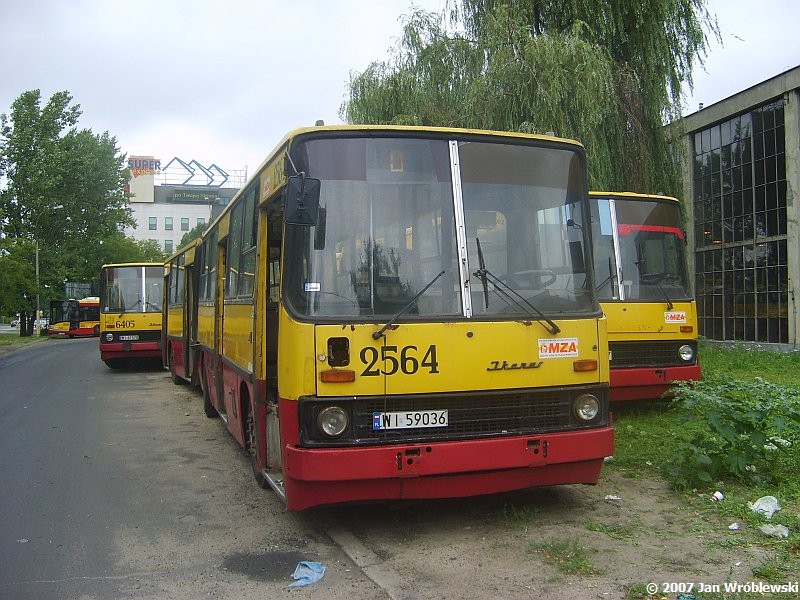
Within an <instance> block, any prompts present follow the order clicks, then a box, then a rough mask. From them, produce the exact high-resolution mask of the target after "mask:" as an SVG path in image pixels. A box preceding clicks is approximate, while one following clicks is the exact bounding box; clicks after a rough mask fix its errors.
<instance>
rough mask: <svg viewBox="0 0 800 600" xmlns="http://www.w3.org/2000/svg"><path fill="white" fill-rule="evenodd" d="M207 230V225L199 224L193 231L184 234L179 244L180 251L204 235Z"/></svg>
mask: <svg viewBox="0 0 800 600" xmlns="http://www.w3.org/2000/svg"><path fill="white" fill-rule="evenodd" d="M206 228H208V224H207V223H198V224H197V225H195V226H194V227H193V228H192V229H190V230H189V231H187V232H186V233H184V234H183V237H182V238H181V241H180V243H179V244H178V249H179V250H180V249H181V248H183V247H184V246H185V245H186V244H188V243H189V242H192V241H194V240H196V239H197V238H199V237H200V236H201V235H203V233H205V231H206Z"/></svg>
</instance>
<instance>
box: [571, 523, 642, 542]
mask: <svg viewBox="0 0 800 600" xmlns="http://www.w3.org/2000/svg"><path fill="white" fill-rule="evenodd" d="M583 526H584V527H586V529H588V530H589V531H599V532H601V533H605V534H606V535H607V536H608V537H610V538H613V539H615V540H626V539H629V538H632V537H633V534H634V528H633V527H631V526H630V525H622V524H620V523H616V524H613V525H609V524H607V523H598V522H597V521H593V520H591V519H587V520H586V521H584V523H583Z"/></svg>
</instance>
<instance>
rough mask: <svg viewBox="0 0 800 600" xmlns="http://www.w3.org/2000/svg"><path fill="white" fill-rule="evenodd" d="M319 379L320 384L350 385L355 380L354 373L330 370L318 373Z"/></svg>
mask: <svg viewBox="0 0 800 600" xmlns="http://www.w3.org/2000/svg"><path fill="white" fill-rule="evenodd" d="M319 379H320V381H322V383H352V382H353V381H355V380H356V372H355V371H351V370H350V369H330V370H328V371H320V374H319Z"/></svg>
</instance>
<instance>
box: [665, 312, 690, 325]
mask: <svg viewBox="0 0 800 600" xmlns="http://www.w3.org/2000/svg"><path fill="white" fill-rule="evenodd" d="M664 323H686V311H684V310H675V311H672V312H665V313H664Z"/></svg>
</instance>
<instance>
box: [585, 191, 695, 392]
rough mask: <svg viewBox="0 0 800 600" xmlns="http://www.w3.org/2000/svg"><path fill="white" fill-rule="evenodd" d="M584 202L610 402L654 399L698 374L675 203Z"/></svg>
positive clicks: (608, 198)
mask: <svg viewBox="0 0 800 600" xmlns="http://www.w3.org/2000/svg"><path fill="white" fill-rule="evenodd" d="M590 198H591V201H592V203H593V209H594V210H596V211H597V212H598V218H597V219H595V220H594V221H593V223H594V232H593V234H594V235H593V238H594V244H595V250H594V259H595V272H596V275H597V293H598V297H599V299H600V304H601V306H602V307H603V311H604V312H605V315H606V318H607V320H608V346H609V350H610V368H611V400H612V401H621V400H651V399H657V398H661V397H662V396H663V395H664V394H665V393H666V392H668V391H669V389H670V387H671V386H672V385H673V384H674V383H675V382H678V381H695V380H698V379H700V376H701V374H700V363H699V362H698V356H697V336H698V329H697V309H696V304H695V300H694V297H693V296H692V292H691V285H690V280H689V270H688V265H687V259H686V240H685V236H684V231H683V221H682V217H681V208H680V202H678V200H676V199H675V198H671V197H668V196H656V195H644V194H635V193H630V192H616V193H609V192H591V193H590Z"/></svg>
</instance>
